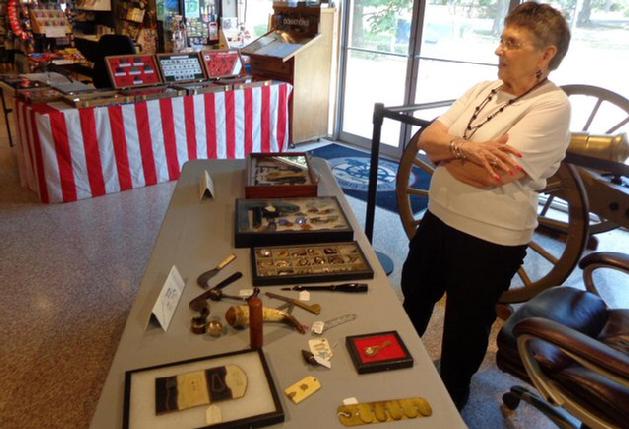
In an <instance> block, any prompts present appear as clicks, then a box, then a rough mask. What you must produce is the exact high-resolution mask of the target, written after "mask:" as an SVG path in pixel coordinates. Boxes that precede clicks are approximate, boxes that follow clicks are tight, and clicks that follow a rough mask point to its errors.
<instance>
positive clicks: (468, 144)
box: [457, 134, 522, 181]
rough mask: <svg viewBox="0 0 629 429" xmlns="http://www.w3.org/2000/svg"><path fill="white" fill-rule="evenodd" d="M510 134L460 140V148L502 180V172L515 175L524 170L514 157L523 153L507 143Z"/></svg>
mask: <svg viewBox="0 0 629 429" xmlns="http://www.w3.org/2000/svg"><path fill="white" fill-rule="evenodd" d="M508 139H509V136H508V135H507V134H503V135H502V136H500V137H498V138H497V139H494V140H487V141H485V142H473V141H467V140H462V139H461V140H460V141H459V142H457V143H458V144H459V149H460V151H461V153H462V154H463V155H464V156H465V158H466V159H467V160H469V161H471V162H473V163H474V164H477V165H479V166H481V167H483V168H484V169H485V170H486V171H487V172H488V173H489V174H490V175H491V177H493V178H494V179H496V180H498V181H499V180H500V176H501V174H500V173H503V174H510V175H512V176H513V175H515V174H516V173H520V172H521V171H522V167H521V166H520V165H519V164H518V163H517V162H516V161H515V160H514V159H513V158H512V155H514V156H516V157H518V158H521V157H522V154H521V153H520V152H519V151H517V150H516V149H514V148H513V147H511V146H509V145H507V144H506V143H507V140H508Z"/></svg>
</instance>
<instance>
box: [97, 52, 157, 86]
mask: <svg viewBox="0 0 629 429" xmlns="http://www.w3.org/2000/svg"><path fill="white" fill-rule="evenodd" d="M105 63H106V64H107V72H108V73H109V77H110V78H111V82H112V83H113V85H114V88H116V89H120V88H139V87H143V86H151V85H158V84H160V83H162V78H161V76H160V74H159V70H158V67H157V61H156V59H155V56H153V55H113V56H109V57H105Z"/></svg>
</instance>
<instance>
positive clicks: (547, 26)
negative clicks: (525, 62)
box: [504, 1, 570, 70]
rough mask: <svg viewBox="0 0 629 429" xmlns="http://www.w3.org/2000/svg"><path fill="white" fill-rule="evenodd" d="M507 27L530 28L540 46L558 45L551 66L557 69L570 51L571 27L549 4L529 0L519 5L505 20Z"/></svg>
mask: <svg viewBox="0 0 629 429" xmlns="http://www.w3.org/2000/svg"><path fill="white" fill-rule="evenodd" d="M504 24H505V27H508V26H515V27H522V28H525V29H527V30H529V31H530V32H531V33H533V35H534V36H535V38H536V39H537V44H538V46H539V47H540V48H545V47H547V46H550V45H555V46H556V47H557V54H556V55H555V56H554V57H553V59H552V60H551V61H550V64H549V68H550V69H551V70H555V69H556V68H557V67H559V64H561V61H562V60H563V59H564V57H565V56H566V52H568V46H569V45H570V29H569V28H568V23H567V22H566V19H565V18H564V16H563V15H562V14H561V12H560V11H558V10H557V9H555V8H553V7H552V6H550V5H548V4H542V3H537V2H534V1H528V2H525V3H522V4H520V5H518V6H517V7H516V8H515V9H513V11H511V13H510V14H509V15H507V17H506V18H505V21H504Z"/></svg>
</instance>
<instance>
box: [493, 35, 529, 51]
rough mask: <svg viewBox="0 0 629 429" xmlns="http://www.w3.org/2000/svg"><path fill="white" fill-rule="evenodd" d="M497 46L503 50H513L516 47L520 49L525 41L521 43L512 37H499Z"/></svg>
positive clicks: (524, 44)
mask: <svg viewBox="0 0 629 429" xmlns="http://www.w3.org/2000/svg"><path fill="white" fill-rule="evenodd" d="M498 46H500V47H502V49H503V50H505V51H515V50H517V49H522V48H523V47H524V46H526V43H522V42H520V41H518V40H516V39H512V38H506V39H504V38H502V37H501V38H500V41H499V42H498Z"/></svg>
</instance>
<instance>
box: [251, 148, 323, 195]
mask: <svg viewBox="0 0 629 429" xmlns="http://www.w3.org/2000/svg"><path fill="white" fill-rule="evenodd" d="M316 196H317V178H316V177H315V175H314V171H313V170H312V168H311V165H310V155H309V154H308V153H306V152H291V153H252V154H251V155H249V158H248V159H247V185H246V186H245V197H246V198H273V197H277V198H279V197H316Z"/></svg>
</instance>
